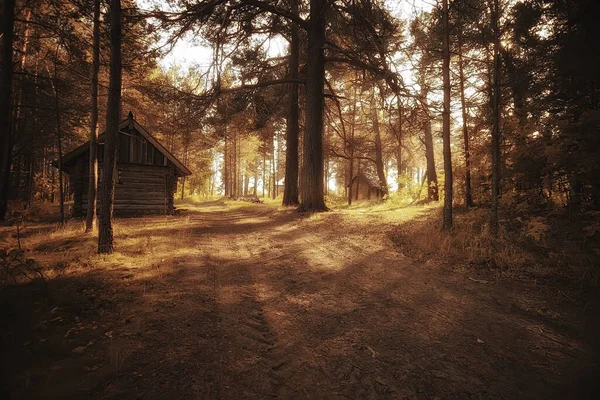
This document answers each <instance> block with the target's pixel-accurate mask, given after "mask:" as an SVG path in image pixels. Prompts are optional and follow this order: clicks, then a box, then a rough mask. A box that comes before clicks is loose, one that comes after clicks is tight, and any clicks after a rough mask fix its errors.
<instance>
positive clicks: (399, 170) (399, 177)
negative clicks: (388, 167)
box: [396, 98, 403, 192]
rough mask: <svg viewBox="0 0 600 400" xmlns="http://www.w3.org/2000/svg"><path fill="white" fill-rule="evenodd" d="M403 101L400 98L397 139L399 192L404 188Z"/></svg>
mask: <svg viewBox="0 0 600 400" xmlns="http://www.w3.org/2000/svg"><path fill="white" fill-rule="evenodd" d="M402 134H403V132H402V103H401V102H400V98H398V131H397V133H396V140H397V141H398V148H397V149H396V168H397V170H398V178H397V180H398V190H397V191H398V192H400V190H401V189H402V186H403V184H402Z"/></svg>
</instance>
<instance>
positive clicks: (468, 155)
mask: <svg viewBox="0 0 600 400" xmlns="http://www.w3.org/2000/svg"><path fill="white" fill-rule="evenodd" d="M458 75H459V77H458V78H459V84H460V107H461V111H462V121H463V124H462V125H463V139H464V143H465V207H466V208H470V207H472V206H473V196H472V194H471V153H470V150H469V124H468V116H469V114H468V112H467V102H466V100H465V72H464V61H463V53H462V35H461V34H459V35H458Z"/></svg>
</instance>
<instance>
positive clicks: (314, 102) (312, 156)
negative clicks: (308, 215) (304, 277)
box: [298, 0, 327, 211]
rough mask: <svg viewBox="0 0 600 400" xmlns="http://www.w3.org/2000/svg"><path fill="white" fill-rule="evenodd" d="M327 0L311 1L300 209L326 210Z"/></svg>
mask: <svg viewBox="0 0 600 400" xmlns="http://www.w3.org/2000/svg"><path fill="white" fill-rule="evenodd" d="M326 8H327V1H326V0H310V22H309V28H308V51H307V59H308V64H307V68H306V70H307V77H306V124H305V125H306V129H305V132H304V137H303V146H302V149H303V150H302V152H303V153H302V157H303V162H302V175H301V177H300V186H301V192H302V201H301V202H300V206H299V207H298V210H300V211H326V210H327V207H326V206H325V198H324V195H323V107H324V100H323V86H324V81H325V55H324V53H323V47H324V46H325V14H326Z"/></svg>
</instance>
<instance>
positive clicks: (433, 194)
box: [421, 84, 440, 201]
mask: <svg viewBox="0 0 600 400" xmlns="http://www.w3.org/2000/svg"><path fill="white" fill-rule="evenodd" d="M427 92H428V89H427V88H426V86H425V84H422V85H421V102H422V104H423V109H424V111H425V118H426V121H425V132H424V133H425V135H424V136H425V159H426V160H427V199H428V200H433V201H438V200H439V199H440V196H439V193H438V179H437V172H436V170H435V156H434V152H433V134H432V132H431V119H430V116H429V103H428V102H427Z"/></svg>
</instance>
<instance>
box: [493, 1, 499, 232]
mask: <svg viewBox="0 0 600 400" xmlns="http://www.w3.org/2000/svg"><path fill="white" fill-rule="evenodd" d="M498 3H499V2H498V0H494V9H493V12H492V18H493V28H494V70H493V87H492V149H491V150H492V210H491V218H490V220H491V221H490V222H491V227H492V233H493V234H494V235H497V234H498V202H499V197H500V72H501V71H500V27H499V21H498V19H499V18H500V16H499V13H500V7H499V4H498Z"/></svg>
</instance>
